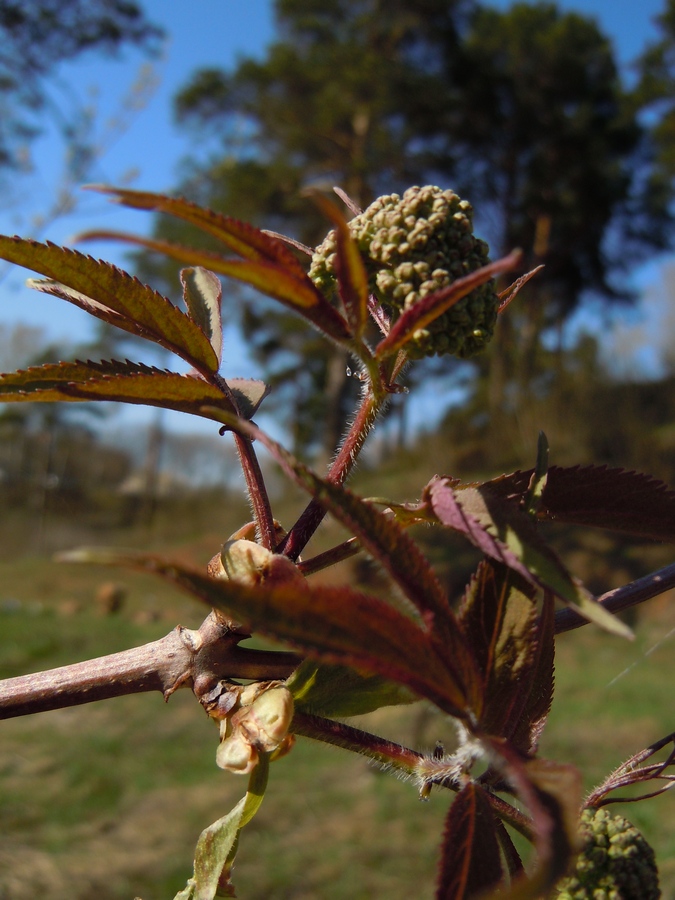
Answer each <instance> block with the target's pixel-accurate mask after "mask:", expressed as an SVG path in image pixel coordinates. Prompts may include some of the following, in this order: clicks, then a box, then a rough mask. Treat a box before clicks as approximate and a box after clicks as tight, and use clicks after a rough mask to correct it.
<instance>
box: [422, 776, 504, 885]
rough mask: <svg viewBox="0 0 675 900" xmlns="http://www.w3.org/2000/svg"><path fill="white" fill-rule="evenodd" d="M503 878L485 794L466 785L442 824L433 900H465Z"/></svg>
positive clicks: (494, 831)
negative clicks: (436, 887) (438, 864)
mask: <svg viewBox="0 0 675 900" xmlns="http://www.w3.org/2000/svg"><path fill="white" fill-rule="evenodd" d="M503 875H504V872H503V870H502V863H501V855H500V850H499V843H498V841H497V833H496V826H495V818H494V813H493V812H492V809H491V808H490V804H489V802H488V800H487V798H486V796H485V791H484V790H483V789H482V788H481V787H479V786H478V785H476V784H474V783H473V782H469V784H467V785H466V786H465V787H463V788H462V790H461V791H460V792H459V794H457V797H456V798H455V800H454V802H453V804H452V806H451V807H450V809H449V811H448V815H447V818H446V820H445V829H444V834H443V846H442V851H441V865H440V871H439V880H438V889H437V891H436V900H468V898H470V897H475V896H476V894H477V893H478V892H482V891H487V890H488V889H490V888H493V887H496V885H498V884H499V882H500V881H501V880H502V878H503Z"/></svg>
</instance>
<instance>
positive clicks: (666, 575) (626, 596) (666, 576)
mask: <svg viewBox="0 0 675 900" xmlns="http://www.w3.org/2000/svg"><path fill="white" fill-rule="evenodd" d="M674 587H675V563H671V564H670V565H669V566H664V567H663V568H662V569H658V570H657V571H656V572H652V573H651V574H650V575H645V576H644V578H638V579H637V580H636V581H631V582H630V584H624V585H623V587H619V588H614V590H613V591H607V593H606V594H602V596H600V597H598V598H597V600H598V602H599V603H602V605H603V606H604V607H605V609H608V610H609V611H610V612H613V613H619V612H623V611H624V610H626V609H630V608H631V607H632V606H637V605H638V604H639V603H644V602H645V600H651V599H652V597H657V596H658V595H659V594H663V593H664V592H665V591H668V590H670V589H671V588H674ZM582 625H588V619H584V617H583V616H580V615H579V613H577V612H575V611H574V610H573V609H570V608H569V607H568V608H566V609H561V610H558V612H557V613H556V615H555V631H556V634H562V633H563V632H564V631H572V630H574V629H575V628H581V626H582Z"/></svg>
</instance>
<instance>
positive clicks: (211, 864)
mask: <svg viewBox="0 0 675 900" xmlns="http://www.w3.org/2000/svg"><path fill="white" fill-rule="evenodd" d="M268 771H269V757H268V755H267V754H265V753H262V754H261V755H260V760H259V762H258V765H257V766H256V767H255V769H254V770H253V772H252V773H251V775H250V778H249V784H248V791H247V792H246V796H245V797H242V799H241V800H240V801H239V803H237V805H236V806H235V807H234V809H232V810H231V811H230V812H229V813H228V814H227V815H226V816H223V817H222V819H218V820H217V821H216V822H214V823H213V824H212V825H209V827H208V828H205V829H204V831H202V833H201V835H200V836H199V840H198V841H197V846H196V848H195V861H194V875H193V877H192V879H191V880H192V882H193V893H192V895H191V900H213V898H214V897H224V896H225V897H228V896H229V897H233V896H235V894H234V887H233V885H232V884H231V882H230V872H231V869H232V863H233V862H234V857H235V854H236V851H237V842H238V838H239V833H240V831H241V829H242V828H243V827H244V826H245V825H246V824H247V823H248V822H250V821H251V819H252V818H253V816H254V815H255V814H256V813H257V811H258V809H259V808H260V804H261V803H262V801H263V797H264V795H265V788H266V787H267V774H268Z"/></svg>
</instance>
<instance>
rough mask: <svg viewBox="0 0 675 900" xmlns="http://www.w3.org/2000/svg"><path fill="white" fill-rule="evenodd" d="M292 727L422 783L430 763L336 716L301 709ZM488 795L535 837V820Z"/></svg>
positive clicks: (500, 812)
mask: <svg viewBox="0 0 675 900" xmlns="http://www.w3.org/2000/svg"><path fill="white" fill-rule="evenodd" d="M291 730H292V731H293V732H294V733H295V734H298V735H302V736H303V737H308V738H312V739H313V740H315V741H322V742H323V743H326V744H332V745H333V746H334V747H341V748H342V749H343V750H350V751H351V752H352V753H360V754H362V755H363V756H367V757H368V758H369V759H372V760H375V762H378V763H380V764H381V765H383V766H386V767H388V768H391V769H395V770H396V771H398V772H401V773H403V774H405V775H409V776H411V777H413V778H417V779H419V780H420V782H422V779H421V778H420V771H421V770H420V763H422V762H424V761H427V762H428V757H425V756H424V754H422V753H418V752H417V751H416V750H411V749H410V748H409V747H404V746H402V745H401V744H396V743H394V742H393V741H388V740H386V739H385V738H381V737H379V736H378V735H376V734H370V733H369V732H367V731H361V730H360V729H359V728H352V727H351V726H350V725H345V724H344V723H343V722H335V721H333V720H332V719H324V718H322V717H321V716H312V715H309V714H307V713H301V712H296V713H295V715H294V716H293V725H292V729H291ZM432 783H433V784H436V785H438V786H439V787H443V788H448V789H449V790H452V791H455V792H457V791H458V790H459V789H460V786H461V785H460V784H459V782H458V781H456V780H454V779H449V778H440V779H438V780H434V781H433V782H432ZM486 796H487V799H488V801H489V803H490V806H491V807H492V809H493V811H494V812H495V814H496V815H497V816H498V817H499V818H500V819H501V820H502V821H504V822H506V823H507V824H508V825H511V826H512V827H513V828H515V829H516V831H518V832H520V834H522V835H523V836H524V837H526V838H527V839H528V840H530V841H531V840H532V823H531V821H530V819H528V817H527V816H525V815H523V813H521V812H520V811H519V810H517V809H516V808H515V807H513V806H512V805H511V804H510V803H507V801H506V800H503V799H502V798H501V797H498V796H497V795H496V794H492V793H486Z"/></svg>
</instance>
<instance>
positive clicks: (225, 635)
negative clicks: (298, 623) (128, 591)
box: [0, 613, 300, 719]
mask: <svg viewBox="0 0 675 900" xmlns="http://www.w3.org/2000/svg"><path fill="white" fill-rule="evenodd" d="M245 637H246V635H245V634H242V633H240V632H238V631H237V630H233V629H231V628H230V627H229V626H228V624H227V623H226V622H225V621H224V620H222V619H220V618H219V617H218V616H216V615H214V614H213V613H212V614H210V615H209V616H208V617H207V619H206V620H205V621H204V622H203V624H202V626H201V627H200V628H199V630H197V631H194V630H192V629H189V628H183V627H182V626H181V625H178V626H177V627H176V628H174V629H173V631H171V632H169V634H167V635H166V636H165V637H163V638H160V639H159V640H158V641H153V642H152V643H150V644H145V645H143V646H142V647H134V648H132V649H131V650H123V651H122V652H121V653H113V654H111V655H110V656H102V657H99V658H98V659H91V660H86V661H85V662H80V663H74V664H73V665H69V666H62V667H61V668H58V669H50V670H49V671H47V672H38V673H36V674H34V675H21V676H19V677H18V678H8V679H6V680H4V681H0V719H9V718H12V717H14V716H26V715H31V714H32V713H36V712H45V711H46V710H49V709H62V708H64V707H67V706H78V705H79V704H82V703H91V702H93V701H94V700H107V699H109V698H110V697H121V696H123V695H125V694H139V693H143V692H146V691H160V692H161V693H162V694H163V696H164V699H165V700H168V699H169V697H170V696H171V694H172V693H173V692H174V691H175V690H177V689H178V688H181V687H190V688H192V689H193V690H194V691H195V693H198V694H201V693H203V692H204V691H208V690H210V689H211V688H212V687H213V686H214V685H215V684H216V683H217V682H218V681H220V680H221V679H230V678H247V679H248V678H250V679H255V680H262V681H268V680H269V681H272V680H276V679H284V678H288V676H289V675H290V674H291V672H292V671H293V669H294V668H296V666H297V665H298V664H299V662H300V660H299V658H298V657H297V656H295V654H293V653H281V652H275V651H268V650H254V649H247V648H245V647H239V646H238V643H239V641H241V640H242V639H243V638H245Z"/></svg>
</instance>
